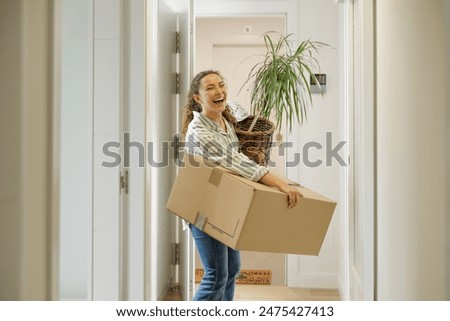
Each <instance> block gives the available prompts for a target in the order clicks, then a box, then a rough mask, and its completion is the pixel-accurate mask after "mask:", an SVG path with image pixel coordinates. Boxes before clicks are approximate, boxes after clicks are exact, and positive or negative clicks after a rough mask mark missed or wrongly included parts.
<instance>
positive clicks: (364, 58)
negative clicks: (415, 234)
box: [341, 0, 376, 300]
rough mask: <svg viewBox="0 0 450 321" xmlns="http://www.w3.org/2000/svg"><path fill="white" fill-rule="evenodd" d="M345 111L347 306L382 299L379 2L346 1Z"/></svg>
mask: <svg viewBox="0 0 450 321" xmlns="http://www.w3.org/2000/svg"><path fill="white" fill-rule="evenodd" d="M343 21H344V26H343V27H344V32H343V34H344V38H345V39H344V43H345V49H344V55H343V65H344V66H345V67H344V71H345V72H344V73H343V75H342V77H343V78H344V79H343V83H344V87H345V89H344V97H343V100H344V106H345V107H344V109H345V120H344V122H345V126H344V128H346V136H347V140H348V142H349V144H348V146H349V150H348V160H349V166H348V167H346V168H344V169H343V175H344V177H345V180H344V182H343V190H344V191H345V192H344V193H345V197H344V198H343V199H345V201H346V202H345V207H346V209H345V213H346V215H345V217H344V218H343V221H342V226H343V229H344V235H343V243H344V247H343V249H344V253H343V256H344V276H343V285H344V286H343V289H342V293H341V295H342V296H343V298H344V299H345V300H374V299H376V287H375V284H376V283H375V282H376V95H375V93H376V87H375V84H376V81H375V79H376V72H375V66H376V61H375V57H376V44H375V38H374V30H375V25H374V24H375V0H372V1H362V0H352V1H346V3H345V5H344V7H343Z"/></svg>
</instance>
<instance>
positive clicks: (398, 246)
mask: <svg viewBox="0 0 450 321" xmlns="http://www.w3.org/2000/svg"><path fill="white" fill-rule="evenodd" d="M443 12H444V10H443V1H441V0H433V1H422V0H396V1H391V0H378V1H377V5H376V17H377V22H376V26H377V27H376V33H377V132H378V135H377V155H378V156H377V162H378V166H377V167H378V169H377V181H378V186H377V195H378V200H377V215H378V229H377V238H378V245H377V257H378V261H377V293H378V295H377V298H378V299H379V300H444V299H448V296H446V284H447V283H446V274H447V270H448V267H447V266H446V264H447V260H446V255H447V254H448V247H447V245H446V244H448V241H449V238H448V235H447V234H446V220H447V219H448V208H447V207H446V206H447V200H446V198H447V197H448V195H449V190H448V186H447V185H446V175H445V173H446V170H448V167H447V164H446V160H448V158H446V157H448V152H446V149H447V148H448V145H447V143H448V141H447V139H446V137H448V123H446V120H447V111H446V108H448V102H446V99H447V98H448V95H447V90H448V85H447V81H448V76H447V71H448V69H447V65H446V59H447V61H448V56H447V57H446V53H445V44H446V42H445V38H444V31H445V24H444V14H443Z"/></svg>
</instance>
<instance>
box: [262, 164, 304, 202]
mask: <svg viewBox="0 0 450 321" xmlns="http://www.w3.org/2000/svg"><path fill="white" fill-rule="evenodd" d="M259 182H260V183H263V184H264V185H267V186H271V187H277V188H278V189H279V190H280V191H282V192H283V193H285V194H287V196H288V207H289V208H293V207H294V206H295V205H297V201H298V198H299V197H303V195H302V194H301V193H300V191H299V190H298V189H297V188H296V187H294V186H290V185H288V184H287V183H286V182H285V181H283V180H282V179H280V178H279V177H277V176H275V175H273V174H271V173H270V172H268V173H267V174H266V175H264V176H263V177H261V179H260V180H259Z"/></svg>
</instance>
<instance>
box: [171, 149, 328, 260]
mask: <svg viewBox="0 0 450 321" xmlns="http://www.w3.org/2000/svg"><path fill="white" fill-rule="evenodd" d="M286 181H287V180H286ZM288 182H289V181H288ZM290 183H291V184H293V185H298V184H295V183H292V182H290ZM297 188H298V189H299V190H300V192H301V193H302V194H303V197H302V198H301V199H300V200H299V202H298V203H297V206H295V207H294V208H293V209H289V208H288V207H287V195H286V194H284V193H282V192H280V191H279V190H278V189H276V188H271V187H268V186H266V185H263V184H261V183H258V182H253V181H251V180H248V179H246V178H244V177H242V176H240V175H237V174H234V173H232V172H230V171H229V170H227V169H225V168H223V167H221V166H217V165H216V164H214V163H212V162H209V161H207V160H206V159H203V158H201V157H192V156H188V157H187V158H186V159H185V162H184V165H183V166H182V168H181V169H180V171H179V173H178V176H177V178H176V181H175V183H174V185H173V187H172V191H171V194H170V197H169V200H168V202H167V208H168V209H169V210H170V211H171V212H173V213H174V214H176V215H178V216H180V217H181V218H183V219H185V220H186V221H188V222H190V223H192V224H194V225H196V226H197V227H198V228H200V229H201V230H203V231H204V232H206V233H207V234H209V235H210V236H212V237H214V238H215V239H217V240H219V241H221V242H222V243H224V244H226V245H228V246H229V247H232V248H234V249H240V250H249V251H261V252H274V253H291V254H305V255H318V254H319V251H320V248H321V246H322V243H323V240H324V238H325V234H326V232H327V230H328V226H329V224H330V221H331V218H332V215H333V212H334V209H335V207H336V202H334V201H332V200H329V199H327V198H326V197H324V196H322V195H319V194H318V193H315V192H314V191H312V190H310V189H308V188H306V187H303V186H298V187H297Z"/></svg>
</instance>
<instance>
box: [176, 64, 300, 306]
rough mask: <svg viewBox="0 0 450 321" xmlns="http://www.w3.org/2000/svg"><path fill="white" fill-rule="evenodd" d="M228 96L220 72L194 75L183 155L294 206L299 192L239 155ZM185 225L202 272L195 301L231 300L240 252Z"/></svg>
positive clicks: (186, 117)
mask: <svg viewBox="0 0 450 321" xmlns="http://www.w3.org/2000/svg"><path fill="white" fill-rule="evenodd" d="M226 97H227V89H226V85H225V82H224V80H223V78H222V76H221V74H220V73H219V72H217V71H214V70H207V71H203V72H200V73H199V74H197V75H196V76H195V77H194V79H193V80H192V83H191V87H190V90H189V92H188V97H187V104H186V106H185V108H184V111H185V122H184V125H185V128H184V130H183V131H184V132H185V134H186V142H187V143H186V152H187V153H188V154H192V155H201V156H204V157H206V158H208V159H209V160H212V161H214V162H215V163H217V164H219V165H222V166H224V167H226V168H227V169H230V170H231V171H233V172H235V173H236V174H239V175H241V176H243V177H245V178H247V179H251V180H253V181H259V182H261V183H263V184H265V185H268V186H272V187H276V188H278V189H279V190H280V191H281V192H283V193H285V194H286V195H287V206H289V208H292V207H294V206H295V205H296V204H297V201H298V199H299V198H300V197H301V196H302V195H301V194H300V192H299V190H298V189H297V188H295V187H292V186H290V185H288V184H287V183H286V182H285V181H283V180H282V179H280V178H278V177H277V176H274V175H273V174H272V173H270V172H269V170H268V168H267V167H265V166H261V165H259V164H257V163H255V162H253V161H252V160H250V159H249V158H248V157H247V156H245V155H244V154H242V153H241V152H240V151H239V149H238V148H239V143H238V139H237V136H236V133H235V132H234V128H233V126H232V124H230V122H235V119H234V116H232V114H231V112H230V108H229V107H228V106H227V104H226ZM186 126H187V128H186ZM189 227H190V229H191V233H192V235H193V237H194V241H195V243H196V246H197V250H198V253H199V255H200V259H201V261H202V265H203V268H204V271H205V274H204V276H203V278H202V281H201V283H200V286H199V289H198V291H197V293H196V294H195V296H194V300H198V301H222V300H227V301H231V300H233V298H234V288H235V278H236V276H237V275H238V273H239V271H240V266H241V259H240V253H239V251H238V250H235V249H232V248H230V247H228V246H226V245H225V244H222V243H221V242H220V241H218V240H216V239H214V238H213V237H211V236H209V235H207V234H206V233H205V232H203V231H202V230H200V229H198V228H197V227H196V226H193V225H192V224H189Z"/></svg>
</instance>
